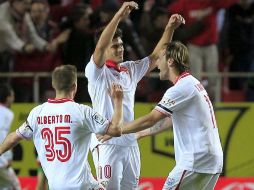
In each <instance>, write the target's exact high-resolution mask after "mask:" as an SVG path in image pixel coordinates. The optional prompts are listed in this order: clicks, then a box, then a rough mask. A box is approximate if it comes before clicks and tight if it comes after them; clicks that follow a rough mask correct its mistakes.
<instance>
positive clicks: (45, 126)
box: [0, 65, 123, 190]
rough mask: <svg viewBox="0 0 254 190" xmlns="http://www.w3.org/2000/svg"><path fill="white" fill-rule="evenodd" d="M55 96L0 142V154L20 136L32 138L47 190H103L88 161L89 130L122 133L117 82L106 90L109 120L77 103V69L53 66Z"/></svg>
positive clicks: (32, 112)
mask: <svg viewBox="0 0 254 190" xmlns="http://www.w3.org/2000/svg"><path fill="white" fill-rule="evenodd" d="M52 86H53V88H54V89H55V91H56V98H55V99H49V100H48V102H45V103H44V104H41V105H39V106H37V107H35V108H34V109H33V110H32V111H31V112H30V113H29V116H28V118H27V120H26V122H25V123H23V124H22V125H21V126H20V127H19V128H18V129H17V130H16V132H12V133H10V134H9V135H8V136H7V138H6V139H5V140H4V142H3V143H2V144H1V145H0V154H2V153H4V152H5V151H7V150H8V149H9V148H11V147H13V146H14V145H16V144H17V143H18V142H19V141H20V140H22V139H33V141H34V145H35V148H36V150H37V153H38V157H39V161H40V163H41V166H42V168H43V170H44V172H45V175H46V177H47V179H48V184H49V189H61V190H81V189H82V190H102V189H104V188H103V186H101V185H100V184H99V183H98V182H97V181H96V180H95V179H94V178H93V176H92V174H91V171H90V167H89V164H88V161H87V155H88V151H89V145H90V139H91V134H92V133H101V134H104V133H107V134H109V135H113V136H120V135H121V123H122V97H123V92H122V88H121V86H120V85H117V84H112V89H111V91H110V92H109V93H110V94H111V97H112V102H113V104H114V109H115V112H114V114H113V118H112V121H111V122H110V121H108V120H107V119H105V118H104V117H102V116H101V115H100V114H98V113H97V112H95V111H94V110H93V109H91V108H90V107H88V106H85V105H80V104H77V103H75V102H74V101H73V98H74V96H75V94H76V90H77V69H76V67H74V66H72V65H63V66H59V67H56V68H55V70H54V71H53V74H52Z"/></svg>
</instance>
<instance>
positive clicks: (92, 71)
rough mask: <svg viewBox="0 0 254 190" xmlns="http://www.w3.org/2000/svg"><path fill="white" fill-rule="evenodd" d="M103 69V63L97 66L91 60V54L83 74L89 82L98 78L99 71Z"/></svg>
mask: <svg viewBox="0 0 254 190" xmlns="http://www.w3.org/2000/svg"><path fill="white" fill-rule="evenodd" d="M103 69H104V65H103V66H102V67H101V68H99V67H98V66H97V65H96V64H95V62H94V60H93V55H92V56H91V59H90V61H89V62H88V64H87V65H86V68H85V76H86V78H87V79H88V81H89V82H95V81H96V80H97V79H98V77H99V75H100V74H101V72H102V71H103Z"/></svg>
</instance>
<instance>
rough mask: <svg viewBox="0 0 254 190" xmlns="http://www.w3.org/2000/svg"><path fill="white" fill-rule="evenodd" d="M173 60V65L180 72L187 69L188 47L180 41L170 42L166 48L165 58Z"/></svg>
mask: <svg viewBox="0 0 254 190" xmlns="http://www.w3.org/2000/svg"><path fill="white" fill-rule="evenodd" d="M169 58H171V59H173V60H174V63H175V65H174V66H175V67H176V69H177V70H178V71H179V73H180V74H181V73H182V72H184V71H188V70H189V53H188V49H187V47H186V46H185V45H183V44H182V43H181V42H170V43H169V44H168V45H167V48H166V59H167V60H168V59H169Z"/></svg>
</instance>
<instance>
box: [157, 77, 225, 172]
mask: <svg viewBox="0 0 254 190" xmlns="http://www.w3.org/2000/svg"><path fill="white" fill-rule="evenodd" d="M155 109H156V110H157V111H159V112H161V113H163V114H165V115H167V116H171V117H172V121H173V130H174V150H175V159H176V165H178V166H180V167H182V168H183V169H186V170H188V171H194V172H199V173H210V174H215V173H221V171H222V166H223V152H222V148H221V143H220V139H219V134H218V128H217V124H216V120H215V115H214V110H213V106H212V103H211V102H210V100H209V97H208V94H207V92H206V90H205V89H204V87H203V86H202V84H201V83H200V82H199V81H198V80H197V79H196V78H194V77H193V76H191V75H189V73H183V74H182V75H181V76H180V77H179V78H178V79H177V81H176V83H175V85H174V86H173V87H171V88H169V89H168V90H167V91H166V93H165V94H164V96H163V98H162V100H161V101H160V102H159V103H158V105H157V106H156V107H155Z"/></svg>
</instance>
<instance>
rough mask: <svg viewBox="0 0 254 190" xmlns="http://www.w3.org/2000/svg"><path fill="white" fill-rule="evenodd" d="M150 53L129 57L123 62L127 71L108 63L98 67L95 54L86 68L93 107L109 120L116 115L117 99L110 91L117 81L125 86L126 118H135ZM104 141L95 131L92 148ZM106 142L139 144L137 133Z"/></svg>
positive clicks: (130, 119) (125, 144)
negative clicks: (139, 90) (133, 57)
mask: <svg viewBox="0 0 254 190" xmlns="http://www.w3.org/2000/svg"><path fill="white" fill-rule="evenodd" d="M149 63H150V60H149V57H146V58H144V59H142V60H138V61H126V62H123V63H120V66H121V67H123V68H125V69H124V71H121V72H118V71H116V70H114V69H112V68H108V67H107V66H106V65H105V64H104V65H103V66H102V68H98V67H97V65H96V64H95V63H94V61H93V56H92V57H91V59H90V62H89V63H88V64H87V66H86V69H85V75H86V77H87V79H88V92H89V94H90V97H91V100H92V104H93V109H94V110H95V111H97V112H98V113H100V114H101V115H103V116H105V117H106V118H107V119H108V120H111V119H112V116H113V113H114V109H113V102H112V99H111V97H110V95H109V92H108V90H109V89H110V87H111V85H112V83H113V82H115V83H118V84H120V85H121V86H122V88H123V93H124V96H123V114H124V118H123V120H124V122H129V121H132V120H134V101H135V91H136V88H137V83H138V82H139V81H140V80H141V79H142V78H143V76H144V75H145V74H146V73H147V71H148V69H149ZM98 144H100V142H99V141H98V140H97V138H96V137H95V135H93V136H92V141H91V149H93V148H94V147H96V146H97V145H98ZM104 144H116V145H121V146H137V141H136V139H135V136H134V134H127V135H122V136H121V137H114V138H112V139H110V140H108V141H106V142H104Z"/></svg>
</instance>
